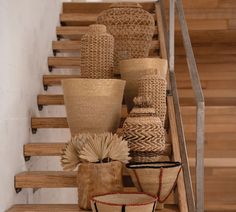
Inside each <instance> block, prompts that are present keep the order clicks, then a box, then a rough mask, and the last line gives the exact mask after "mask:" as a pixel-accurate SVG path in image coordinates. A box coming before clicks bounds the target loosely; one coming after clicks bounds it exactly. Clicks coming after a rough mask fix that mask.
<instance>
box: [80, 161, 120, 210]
mask: <svg viewBox="0 0 236 212" xmlns="http://www.w3.org/2000/svg"><path fill="white" fill-rule="evenodd" d="M122 167H123V165H122V163H121V162H118V161H113V162H109V163H81V165H80V166H79V170H78V175H77V184H78V197H79V207H80V208H81V209H91V205H90V199H91V197H92V196H94V195H98V194H104V193H108V192H120V191H122V190H123V183H122Z"/></svg>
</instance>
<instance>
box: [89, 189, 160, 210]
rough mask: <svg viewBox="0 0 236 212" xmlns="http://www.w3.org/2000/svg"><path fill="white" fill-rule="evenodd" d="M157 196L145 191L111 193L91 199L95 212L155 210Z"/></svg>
mask: <svg viewBox="0 0 236 212" xmlns="http://www.w3.org/2000/svg"><path fill="white" fill-rule="evenodd" d="M156 200H157V198H156V197H155V196H151V195H150V194H145V193H138V192H133V193H127V192H126V193H124V192H123V193H110V194H105V195H99V196H95V197H93V198H92V199H91V205H92V210H93V212H154V211H155V207H156Z"/></svg>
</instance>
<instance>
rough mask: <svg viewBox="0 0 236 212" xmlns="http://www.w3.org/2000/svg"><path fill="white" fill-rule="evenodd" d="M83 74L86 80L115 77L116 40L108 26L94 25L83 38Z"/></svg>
mask: <svg viewBox="0 0 236 212" xmlns="http://www.w3.org/2000/svg"><path fill="white" fill-rule="evenodd" d="M80 52H81V74H82V77H85V78H98V79H99V78H100V79H107V78H108V79H109V78H112V77H113V68H114V57H113V56H114V38H113V36H112V35H110V34H108V33H107V32H106V26H104V25H100V24H93V25H90V26H89V31H88V33H87V34H85V35H83V37H82V38H81V51H80Z"/></svg>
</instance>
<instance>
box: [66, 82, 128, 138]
mask: <svg viewBox="0 0 236 212" xmlns="http://www.w3.org/2000/svg"><path fill="white" fill-rule="evenodd" d="M62 85H63V90H64V100H65V106H66V112H67V121H68V124H69V127H70V130H71V134H72V136H73V135H76V134H78V133H82V132H90V133H103V132H115V131H116V130H117V128H118V127H119V123H120V118H121V108H122V100H123V92H124V87H125V81H123V80H117V79H66V80H63V81H62Z"/></svg>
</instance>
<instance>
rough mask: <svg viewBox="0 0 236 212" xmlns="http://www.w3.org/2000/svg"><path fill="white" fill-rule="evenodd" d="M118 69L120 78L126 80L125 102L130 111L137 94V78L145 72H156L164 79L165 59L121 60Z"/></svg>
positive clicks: (145, 73)
mask: <svg viewBox="0 0 236 212" xmlns="http://www.w3.org/2000/svg"><path fill="white" fill-rule="evenodd" d="M119 70H120V74H121V78H122V79H124V80H126V86H125V103H126V104H127V107H128V111H130V110H131V109H132V107H133V98H134V97H135V96H137V95H138V86H139V85H138V80H139V79H140V78H141V77H143V76H145V75H147V74H148V75H154V74H157V75H158V76H160V77H162V78H164V79H165V78H166V73H167V60H165V59H160V58H139V59H129V60H122V61H120V63H119Z"/></svg>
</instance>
